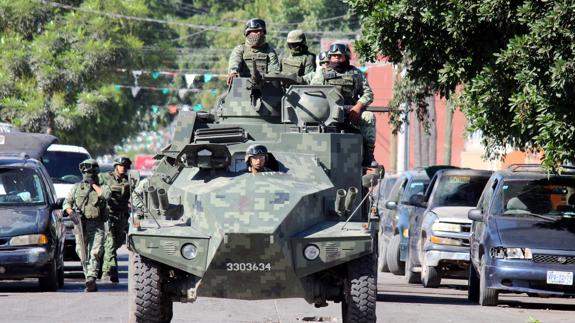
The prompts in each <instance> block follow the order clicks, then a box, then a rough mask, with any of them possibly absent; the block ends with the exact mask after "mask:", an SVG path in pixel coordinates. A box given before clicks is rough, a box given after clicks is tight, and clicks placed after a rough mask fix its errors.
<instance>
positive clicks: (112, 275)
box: [108, 268, 120, 284]
mask: <svg viewBox="0 0 575 323" xmlns="http://www.w3.org/2000/svg"><path fill="white" fill-rule="evenodd" d="M108 274H109V276H110V281H111V282H112V283H114V284H116V283H119V282H120V279H119V277H118V270H117V269H116V268H112V269H110V271H109V272H108Z"/></svg>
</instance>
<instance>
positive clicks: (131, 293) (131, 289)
mask: <svg viewBox="0 0 575 323" xmlns="http://www.w3.org/2000/svg"><path fill="white" fill-rule="evenodd" d="M134 260H135V254H134V252H132V251H129V252H128V322H136V263H135V261H134Z"/></svg>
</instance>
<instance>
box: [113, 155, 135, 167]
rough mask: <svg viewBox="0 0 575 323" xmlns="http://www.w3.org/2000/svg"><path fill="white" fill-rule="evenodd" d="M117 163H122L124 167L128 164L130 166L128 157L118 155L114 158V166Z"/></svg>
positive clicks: (130, 162)
mask: <svg viewBox="0 0 575 323" xmlns="http://www.w3.org/2000/svg"><path fill="white" fill-rule="evenodd" d="M117 165H122V166H124V167H126V168H130V166H132V161H131V160H130V158H128V157H124V156H118V157H116V159H114V167H116V166H117Z"/></svg>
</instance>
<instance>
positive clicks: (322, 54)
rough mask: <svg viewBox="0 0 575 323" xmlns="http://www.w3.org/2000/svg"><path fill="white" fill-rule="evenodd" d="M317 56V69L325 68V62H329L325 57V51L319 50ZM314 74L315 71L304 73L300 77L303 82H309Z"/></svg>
mask: <svg viewBox="0 0 575 323" xmlns="http://www.w3.org/2000/svg"><path fill="white" fill-rule="evenodd" d="M317 58H318V63H319V69H320V70H323V69H325V68H326V67H327V64H328V63H329V60H328V59H327V51H324V52H320V53H319V55H318V57H317ZM314 75H315V71H313V72H310V73H307V74H306V75H304V76H303V77H302V80H303V84H310V83H311V80H312V79H313V76H314Z"/></svg>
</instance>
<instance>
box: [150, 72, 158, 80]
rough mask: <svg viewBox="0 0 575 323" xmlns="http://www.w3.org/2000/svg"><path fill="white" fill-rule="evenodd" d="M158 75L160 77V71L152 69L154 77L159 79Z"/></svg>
mask: <svg viewBox="0 0 575 323" xmlns="http://www.w3.org/2000/svg"><path fill="white" fill-rule="evenodd" d="M158 77H160V72H158V71H152V78H153V79H154V80H155V79H157V78H158Z"/></svg>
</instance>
